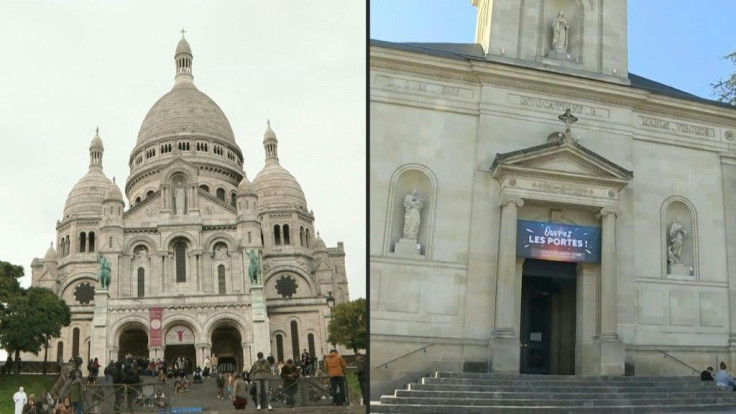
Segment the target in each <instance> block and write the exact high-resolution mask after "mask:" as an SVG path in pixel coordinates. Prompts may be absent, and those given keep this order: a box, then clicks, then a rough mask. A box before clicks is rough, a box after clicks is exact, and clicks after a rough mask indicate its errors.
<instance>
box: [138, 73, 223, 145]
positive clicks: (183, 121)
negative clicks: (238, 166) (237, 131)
mask: <svg viewBox="0 0 736 414" xmlns="http://www.w3.org/2000/svg"><path fill="white" fill-rule="evenodd" d="M181 132H186V133H190V134H196V135H199V136H203V137H213V138H220V139H224V140H225V141H227V142H229V143H231V144H233V145H237V144H235V135H234V134H233V129H232V127H230V122H229V121H228V120H227V117H226V116H225V113H224V112H222V109H220V107H219V106H217V104H216V103H215V101H213V100H212V99H211V98H210V97H209V96H207V95H205V94H204V93H202V92H200V91H199V90H198V89H197V88H196V87H195V86H194V85H193V84H179V85H176V86H174V88H173V89H172V90H171V91H170V92H168V93H167V94H165V95H164V96H162V97H161V99H159V100H158V101H157V102H156V103H155V104H153V107H151V109H150V110H149V111H148V114H147V115H146V118H145V119H144V120H143V123H142V124H141V129H140V131H138V142H137V145H141V144H143V143H145V142H147V141H153V140H154V139H156V138H159V137H164V136H174V135H176V134H177V133H181Z"/></svg>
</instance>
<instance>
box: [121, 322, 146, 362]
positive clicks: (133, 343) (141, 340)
mask: <svg viewBox="0 0 736 414" xmlns="http://www.w3.org/2000/svg"><path fill="white" fill-rule="evenodd" d="M118 350H119V351H118V359H123V358H124V357H125V356H126V355H128V354H130V355H132V356H133V357H134V358H148V334H146V332H145V331H144V330H143V329H142V328H137V327H131V328H127V329H125V332H123V333H122V334H120V344H119V346H118Z"/></svg>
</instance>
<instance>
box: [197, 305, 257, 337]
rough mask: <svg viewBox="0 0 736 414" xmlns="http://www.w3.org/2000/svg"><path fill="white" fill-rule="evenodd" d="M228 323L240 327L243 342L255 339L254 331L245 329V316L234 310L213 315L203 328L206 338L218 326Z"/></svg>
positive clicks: (210, 335)
mask: <svg viewBox="0 0 736 414" xmlns="http://www.w3.org/2000/svg"><path fill="white" fill-rule="evenodd" d="M226 324H230V325H231V326H234V327H236V328H237V329H238V332H239V333H240V338H241V340H242V341H243V342H252V341H253V332H252V331H249V330H247V329H245V321H244V320H243V317H242V316H240V315H238V314H237V313H234V312H221V313H216V314H214V315H212V316H211V317H210V319H209V320H208V321H207V322H206V323H205V325H204V327H203V328H202V332H205V335H206V338H211V337H212V334H213V333H214V332H215V330H216V329H217V328H219V327H220V326H223V325H226Z"/></svg>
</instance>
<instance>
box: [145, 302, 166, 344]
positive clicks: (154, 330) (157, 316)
mask: <svg viewBox="0 0 736 414" xmlns="http://www.w3.org/2000/svg"><path fill="white" fill-rule="evenodd" d="M163 313H164V308H161V307H156V308H151V309H150V317H149V319H150V320H149V323H150V325H151V330H150V332H149V333H148V337H149V338H150V341H149V342H150V343H149V346H161V319H162V317H163Z"/></svg>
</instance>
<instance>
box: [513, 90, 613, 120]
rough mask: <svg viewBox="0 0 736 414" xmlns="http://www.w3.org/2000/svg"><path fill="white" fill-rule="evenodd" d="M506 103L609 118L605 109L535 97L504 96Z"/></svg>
mask: <svg viewBox="0 0 736 414" xmlns="http://www.w3.org/2000/svg"><path fill="white" fill-rule="evenodd" d="M506 102H507V103H510V104H514V105H521V106H528V107H532V108H541V109H545V110H549V111H551V112H555V113H559V112H564V111H565V109H568V108H569V109H570V112H571V113H573V114H575V115H582V116H587V117H594V118H604V119H609V118H610V117H611V111H610V110H609V109H606V108H600V107H594V106H589V105H583V104H576V103H572V102H565V101H557V100H553V99H545V98H540V97H537V96H526V95H518V94H515V93H509V94H508V95H507V96H506Z"/></svg>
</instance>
